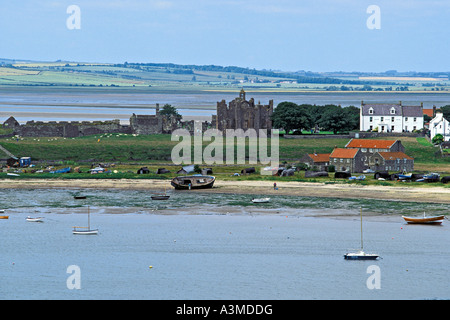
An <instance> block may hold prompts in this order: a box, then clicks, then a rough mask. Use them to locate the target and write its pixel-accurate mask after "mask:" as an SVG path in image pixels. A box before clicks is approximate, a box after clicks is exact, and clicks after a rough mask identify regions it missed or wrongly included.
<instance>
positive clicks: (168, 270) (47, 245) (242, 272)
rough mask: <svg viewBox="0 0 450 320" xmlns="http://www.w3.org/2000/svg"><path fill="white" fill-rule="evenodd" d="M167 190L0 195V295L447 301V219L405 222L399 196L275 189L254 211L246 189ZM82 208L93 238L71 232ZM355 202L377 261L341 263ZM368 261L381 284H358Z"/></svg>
mask: <svg viewBox="0 0 450 320" xmlns="http://www.w3.org/2000/svg"><path fill="white" fill-rule="evenodd" d="M75 193H82V194H86V195H87V196H88V199H86V200H81V201H82V202H77V201H75V200H73V195H74V194H75ZM170 195H171V200H169V201H168V202H165V203H164V204H159V203H158V204H155V203H154V202H152V201H151V200H148V194H145V193H144V192H137V191H120V192H119V191H108V190H103V191H93V190H75V191H74V190H71V191H69V190H5V191H2V193H1V196H0V201H1V203H2V205H3V206H4V207H5V208H7V211H6V212H7V213H8V214H9V215H10V218H9V220H0V235H1V239H2V245H1V246H0V265H1V270H2V272H1V277H0V299H449V298H450V286H449V281H448V262H449V257H450V248H449V246H448V243H450V235H449V231H448V223H447V221H445V222H444V225H443V226H440V227H433V226H409V225H406V224H405V223H404V222H403V221H402V220H401V218H400V216H399V215H398V213H395V211H394V208H395V207H399V208H400V211H405V212H409V211H408V210H409V209H408V208H407V206H403V207H401V206H398V205H399V203H395V202H385V204H384V207H381V208H379V209H377V203H376V202H375V201H373V202H371V201H360V202H357V201H352V200H348V201H346V200H340V201H336V200H335V201H333V200H332V199H331V200H330V199H318V198H299V197H281V196H280V197H274V198H273V201H272V203H271V204H269V205H266V206H263V207H257V208H256V209H255V206H253V205H243V204H244V203H246V204H247V203H248V202H249V197H250V199H251V196H250V195H246V196H242V195H241V196H237V195H216V194H215V195H214V197H211V195H209V194H207V193H196V194H195V195H196V196H195V197H192V194H190V195H189V193H176V192H171V193H170ZM193 198H194V199H193ZM286 203H290V205H287V204H286ZM333 203H334V204H335V205H334V206H333ZM388 203H389V204H388ZM87 205H90V206H91V207H90V210H91V212H92V214H91V226H92V227H94V228H97V227H98V228H99V230H100V234H99V235H98V236H75V235H72V233H71V228H72V226H74V225H86V223H87V216H86V214H85V213H86V209H87V208H86V206H87ZM360 205H362V206H363V208H364V212H365V213H366V212H367V216H366V217H365V219H364V239H365V249H366V251H370V252H376V253H379V254H380V255H381V256H382V259H381V260H378V261H372V262H360V261H346V260H344V259H343V254H344V253H346V252H347V250H349V249H352V248H358V247H359V241H360V240H359V239H360V233H359V229H360V221H359V216H358V214H359V210H358V207H359V206H360ZM321 207H322V208H321ZM431 207H432V208H433V210H434V211H435V212H443V211H447V212H448V209H449V207H448V206H445V205H438V206H435V207H433V206H431ZM220 208H222V209H223V210H222V211H221V210H219V209H220ZM213 209H214V210H213ZM390 209H392V211H390ZM421 209H423V208H418V209H416V211H418V210H421ZM380 211H383V212H384V214H383V215H380V213H381V212H380ZM111 212H126V213H124V214H112V213H111ZM322 213H323V214H322ZM373 213H375V214H376V215H372V214H373ZM28 215H31V216H44V217H45V222H44V223H30V222H26V221H25V218H26V216H28ZM373 264H374V265H377V266H378V267H379V268H380V272H381V289H374V290H370V289H368V288H367V286H366V281H367V279H368V277H369V276H370V274H368V273H367V268H368V266H370V265H373ZM70 265H77V266H79V267H80V270H81V289H80V290H69V289H68V288H67V286H66V280H67V278H68V277H69V276H70V274H68V273H66V271H67V267H68V266H70ZM149 266H152V268H149Z"/></svg>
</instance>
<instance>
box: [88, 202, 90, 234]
mask: <svg viewBox="0 0 450 320" xmlns="http://www.w3.org/2000/svg"><path fill="white" fill-rule="evenodd" d="M88 230H91V214H90V212H89V206H88Z"/></svg>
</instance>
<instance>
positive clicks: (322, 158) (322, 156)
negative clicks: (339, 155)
mask: <svg viewBox="0 0 450 320" xmlns="http://www.w3.org/2000/svg"><path fill="white" fill-rule="evenodd" d="M308 156H309V157H310V158H311V159H313V161H314V162H330V154H329V153H308Z"/></svg>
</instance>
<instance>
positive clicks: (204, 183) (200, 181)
mask: <svg viewBox="0 0 450 320" xmlns="http://www.w3.org/2000/svg"><path fill="white" fill-rule="evenodd" d="M215 180H216V178H215V177H213V176H204V175H201V174H195V175H192V176H180V177H176V178H173V179H172V182H171V185H172V186H173V187H174V188H175V189H178V190H191V189H207V188H212V187H213V185H214V181H215Z"/></svg>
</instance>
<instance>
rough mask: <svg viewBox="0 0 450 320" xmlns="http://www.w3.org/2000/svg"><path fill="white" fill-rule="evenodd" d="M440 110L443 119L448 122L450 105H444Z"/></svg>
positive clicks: (449, 119)
mask: <svg viewBox="0 0 450 320" xmlns="http://www.w3.org/2000/svg"><path fill="white" fill-rule="evenodd" d="M440 110H441V111H442V113H443V114H444V118H445V119H446V120H447V121H450V105H449V104H448V105H446V106H443V107H441V108H440Z"/></svg>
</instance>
